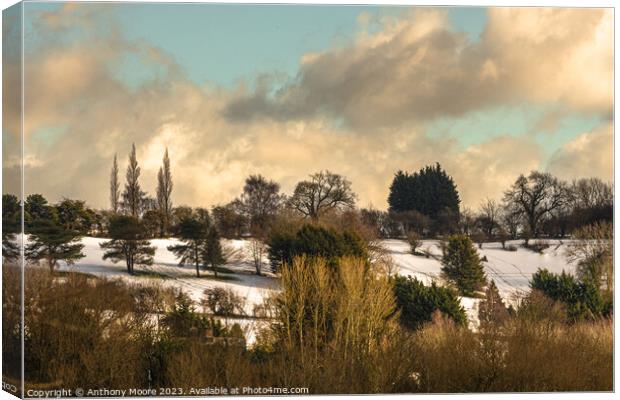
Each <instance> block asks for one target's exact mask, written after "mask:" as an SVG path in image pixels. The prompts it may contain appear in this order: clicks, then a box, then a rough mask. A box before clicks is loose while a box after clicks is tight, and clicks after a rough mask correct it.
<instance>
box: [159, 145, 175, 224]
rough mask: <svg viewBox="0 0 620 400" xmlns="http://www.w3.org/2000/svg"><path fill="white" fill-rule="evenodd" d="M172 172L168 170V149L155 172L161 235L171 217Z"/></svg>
mask: <svg viewBox="0 0 620 400" xmlns="http://www.w3.org/2000/svg"><path fill="white" fill-rule="evenodd" d="M172 186H173V185H172V172H170V158H169V157H168V149H167V148H166V152H165V153H164V160H163V166H161V167H160V168H159V172H158V173H157V207H158V209H159V212H160V215H161V236H164V235H165V234H166V233H167V232H168V231H169V229H170V220H171V219H172Z"/></svg>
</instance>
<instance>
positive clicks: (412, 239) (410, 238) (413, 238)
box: [407, 232, 422, 256]
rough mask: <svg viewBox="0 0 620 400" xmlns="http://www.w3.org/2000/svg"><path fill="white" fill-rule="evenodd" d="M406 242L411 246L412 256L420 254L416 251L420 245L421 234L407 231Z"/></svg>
mask: <svg viewBox="0 0 620 400" xmlns="http://www.w3.org/2000/svg"><path fill="white" fill-rule="evenodd" d="M407 242H408V243H409V246H410V247H411V254H413V255H414V256H418V255H422V254H420V253H419V252H418V248H419V247H420V246H422V236H420V234H419V233H417V232H409V233H408V234H407Z"/></svg>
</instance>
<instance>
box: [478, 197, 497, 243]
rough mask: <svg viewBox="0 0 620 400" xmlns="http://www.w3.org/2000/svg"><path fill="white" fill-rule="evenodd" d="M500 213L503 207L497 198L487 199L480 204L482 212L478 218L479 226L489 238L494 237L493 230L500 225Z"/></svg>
mask: <svg viewBox="0 0 620 400" xmlns="http://www.w3.org/2000/svg"><path fill="white" fill-rule="evenodd" d="M500 213H501V208H500V206H499V205H498V204H497V203H496V202H495V200H491V199H486V200H485V201H484V202H483V203H482V204H481V205H480V214H479V215H478V219H477V222H478V226H479V228H480V229H481V230H482V231H483V232H484V234H485V235H486V237H487V238H489V239H490V238H492V237H493V232H494V231H495V230H496V228H498V227H499V216H500Z"/></svg>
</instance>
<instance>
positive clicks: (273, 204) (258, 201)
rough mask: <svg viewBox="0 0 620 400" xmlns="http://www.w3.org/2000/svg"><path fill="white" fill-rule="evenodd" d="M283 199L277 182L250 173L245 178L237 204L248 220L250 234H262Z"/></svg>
mask: <svg viewBox="0 0 620 400" xmlns="http://www.w3.org/2000/svg"><path fill="white" fill-rule="evenodd" d="M283 201H284V196H282V195H281V194H280V185H279V184H278V183H277V182H274V181H271V180H267V179H265V177H263V176H262V175H250V176H249V177H248V178H247V179H246V180H245V186H244V187H243V193H242V194H241V197H240V198H239V199H238V205H239V208H240V209H241V210H242V212H243V213H244V214H245V216H246V217H247V219H248V221H249V224H250V231H251V233H252V235H254V236H259V237H260V236H263V235H264V233H265V232H266V230H268V225H269V224H270V223H271V220H272V219H273V217H274V216H275V215H276V213H277V212H278V208H279V207H280V205H281V204H282V202H283Z"/></svg>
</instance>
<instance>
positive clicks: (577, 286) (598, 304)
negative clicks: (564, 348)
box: [530, 269, 613, 322]
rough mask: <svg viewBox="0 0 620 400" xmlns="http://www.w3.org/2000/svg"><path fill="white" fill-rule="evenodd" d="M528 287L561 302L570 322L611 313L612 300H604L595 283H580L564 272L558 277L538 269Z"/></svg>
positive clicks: (587, 280) (585, 281)
mask: <svg viewBox="0 0 620 400" xmlns="http://www.w3.org/2000/svg"><path fill="white" fill-rule="evenodd" d="M530 286H531V287H532V289H534V290H539V291H540V292H542V293H543V294H544V295H545V296H548V297H549V298H550V299H552V300H554V301H559V302H562V303H563V304H564V305H565V306H566V309H567V314H568V319H569V321H571V322H575V321H578V320H583V319H595V318H598V317H603V316H608V315H610V314H611V312H612V307H613V305H612V302H613V300H612V299H611V298H608V299H604V298H603V296H602V295H601V292H600V289H599V287H598V285H597V283H596V282H593V281H592V280H590V279H586V280H584V281H581V282H580V281H578V280H577V279H575V278H574V277H573V276H572V275H570V274H567V273H565V272H562V273H561V274H559V275H558V274H554V273H551V272H549V271H548V270H546V269H539V270H538V271H537V272H536V273H535V274H534V275H533V276H532V280H531V281H530Z"/></svg>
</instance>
